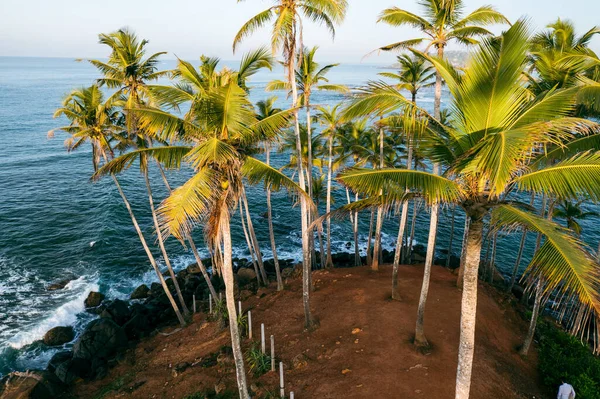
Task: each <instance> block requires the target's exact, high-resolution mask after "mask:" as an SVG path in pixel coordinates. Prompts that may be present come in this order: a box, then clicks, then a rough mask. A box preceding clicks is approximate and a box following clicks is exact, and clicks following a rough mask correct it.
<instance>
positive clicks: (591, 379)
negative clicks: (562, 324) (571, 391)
mask: <svg viewBox="0 0 600 399" xmlns="http://www.w3.org/2000/svg"><path fill="white" fill-rule="evenodd" d="M538 337H539V343H540V345H539V348H540V350H539V364H538V370H539V372H540V375H541V376H542V380H543V383H544V385H546V386H548V387H549V388H550V389H552V390H555V389H558V387H559V386H560V384H561V380H562V381H565V382H568V383H569V384H571V385H573V388H575V392H576V393H577V399H600V359H599V358H597V357H596V356H594V355H593V354H592V352H591V351H590V349H589V348H588V347H587V346H585V345H583V344H582V343H581V342H580V341H579V339H577V338H575V337H573V336H571V335H569V334H567V333H565V332H564V331H561V330H559V329H558V328H556V327H555V326H553V325H551V324H549V323H547V322H542V323H540V325H539V327H538Z"/></svg>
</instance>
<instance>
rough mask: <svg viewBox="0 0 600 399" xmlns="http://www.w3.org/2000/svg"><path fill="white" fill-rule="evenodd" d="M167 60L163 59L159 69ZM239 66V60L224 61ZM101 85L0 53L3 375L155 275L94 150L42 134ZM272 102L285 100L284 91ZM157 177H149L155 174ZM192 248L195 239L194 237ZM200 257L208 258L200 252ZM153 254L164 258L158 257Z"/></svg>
mask: <svg viewBox="0 0 600 399" xmlns="http://www.w3.org/2000/svg"><path fill="white" fill-rule="evenodd" d="M174 65H175V64H174V61H165V63H164V65H163V67H164V68H165V69H167V68H172V67H173V66H174ZM224 65H227V66H230V67H233V68H235V66H236V63H230V62H227V63H224ZM382 67H383V66H382V65H367V64H361V65H340V66H338V67H336V68H334V69H333V70H332V71H331V73H330V75H329V77H330V80H331V82H334V83H340V84H346V85H348V86H350V87H352V88H355V87H358V86H360V85H361V84H363V83H364V82H366V81H367V80H369V79H376V78H377V73H378V72H380V71H381V70H382ZM97 77H98V73H97V71H96V70H95V69H94V68H93V67H92V66H90V65H89V64H87V63H84V62H75V61H74V60H73V59H55V58H12V57H0V375H2V374H5V373H7V372H10V371H11V370H24V369H28V368H42V367H45V365H46V362H47V361H48V360H49V358H50V357H51V356H52V354H53V353H54V352H55V351H56V349H49V348H45V347H44V346H43V345H41V344H39V342H36V341H38V340H39V339H41V338H42V336H43V334H44V333H45V332H46V331H47V330H48V329H50V328H52V327H54V326H58V325H74V326H75V327H76V329H77V331H80V330H81V328H82V326H83V325H85V323H86V322H88V321H89V320H90V319H91V318H92V317H93V316H91V315H89V314H87V313H85V312H84V311H83V299H84V298H85V297H86V296H87V294H88V293H89V292H90V291H92V290H100V291H102V292H104V293H106V294H107V295H108V296H109V297H112V298H126V297H128V296H129V294H130V292H131V291H132V290H133V289H134V288H135V287H136V286H138V285H139V284H141V283H142V282H145V283H150V282H152V281H154V279H155V275H154V272H153V270H152V269H151V267H150V265H149V263H148V260H147V258H146V256H145V254H144V252H143V250H142V248H141V246H140V244H139V240H138V238H137V235H136V233H135V231H134V230H133V228H132V226H131V221H130V219H129V216H128V214H127V212H126V210H125V208H124V206H123V203H122V201H121V198H120V197H119V195H118V193H117V191H116V189H115V187H114V185H113V184H112V182H111V181H110V180H102V181H100V182H97V183H91V182H90V181H89V177H90V175H91V173H92V164H91V157H90V155H91V152H90V150H89V148H82V149H81V150H78V151H76V152H73V153H67V152H66V151H65V149H64V146H63V140H64V139H65V138H66V136H65V135H63V134H60V133H57V134H56V137H55V138H53V139H48V138H47V133H48V131H50V130H52V129H55V128H57V127H60V126H62V125H64V124H66V121H65V120H63V119H53V118H52V114H53V112H54V110H55V109H56V108H57V107H58V106H59V105H60V102H61V100H62V98H63V97H64V96H65V95H66V94H67V93H68V92H69V91H70V90H71V89H72V88H74V87H80V86H86V85H90V84H91V83H92V82H93V80H94V79H96V78H97ZM274 78H281V71H274V72H268V71H267V72H261V73H259V74H257V75H256V76H254V77H253V79H252V82H251V84H252V87H253V89H252V92H251V93H252V94H251V96H252V99H253V101H258V100H261V99H264V98H266V97H269V96H271V95H272V93H265V91H264V87H265V85H266V83H267V82H268V81H270V80H272V79H274ZM342 99H343V98H342V97H341V96H340V95H338V94H328V93H315V95H314V97H313V104H321V105H333V104H335V103H337V102H339V101H340V100H342ZM418 102H419V104H420V105H421V106H423V107H426V108H431V107H432V104H433V93H432V92H431V91H427V90H423V92H422V93H421V94H420V95H419V98H418ZM279 103H280V104H279V105H281V106H285V103H286V99H285V97H284V95H282V94H280V98H279ZM272 159H273V163H274V165H275V166H278V167H279V166H283V165H284V164H286V163H287V162H288V161H289V154H285V153H278V154H274V155H273V158H272ZM153 173H157V172H156V171H153ZM189 176H190V172H189V171H187V170H182V171H178V172H170V173H169V178H170V180H172V183H173V184H177V183H182V182H183V181H185V179H186V178H187V177H189ZM153 181H155V183H154V186H155V187H153V188H154V191H155V196H156V199H157V200H161V199H162V198H164V197H165V196H166V191H165V189H164V187H163V186H162V184H161V183H160V181H159V180H158V179H153ZM121 182H122V184H123V186H124V189H125V191H126V193H127V195H128V197H129V199H130V202H131V203H132V206H133V209H134V212H135V213H136V215H137V216H138V220H139V221H140V224H141V225H142V227H143V229H144V230H145V233H146V235H147V237H151V234H152V231H153V228H152V221H151V218H150V214H149V209H148V201H147V197H146V191H145V187H144V185H143V182H142V180H141V178H140V175H139V173H138V171H136V170H135V169H132V170H129V171H127V172H126V173H125V174H124V175H123V176H122V177H121ZM334 194H335V199H336V203H337V204H340V203H344V202H345V193H344V191H343V190H342V189H338V190H336V191H335V193H334ZM248 197H249V200H250V205H251V212H252V215H253V218H254V219H255V222H254V225H255V228H256V230H257V231H256V232H257V235H258V239H259V241H260V242H261V244H262V250H263V252H264V254H265V256H266V257H267V258H268V257H269V256H270V253H271V252H270V245H269V242H268V231H267V224H266V223H265V220H264V219H263V216H262V215H263V214H264V212H265V211H266V205H265V196H264V192H263V190H262V188H261V187H251V188H249V189H248ZM292 205H293V204H292V202H291V200H290V199H289V197H288V195H287V193H285V192H280V193H275V194H274V197H273V207H274V209H273V212H274V224H275V235H276V240H277V243H278V251H279V257H280V258H294V259H300V249H301V243H300V235H299V230H300V226H299V211H298V209H297V208H292ZM236 216H237V215H234V218H233V223H232V228H233V234H234V236H233V239H234V247H235V254H234V255H235V256H239V257H248V256H249V254H248V252H247V248H246V246H245V241H244V238H243V235H242V234H241V230H240V229H239V223H236V222H237V220H239V219H236ZM463 224H464V218H463V217H462V214H461V212H459V211H457V219H456V232H455V241H454V243H455V244H454V251H453V252H454V253H455V254H458V252H459V251H460V239H461V237H462V226H463ZM582 224H583V230H584V237H585V238H586V240H587V241H588V242H589V243H590V244H591V245H596V244H595V243H597V242H598V240H599V239H600V232H599V231H598V229H597V228H596V227H595V226H594V221H593V220H590V221H587V222H583V223H582ZM397 225H398V224H397V216H394V215H391V216H390V218H389V219H388V220H386V223H385V226H384V246H385V247H386V248H389V249H391V248H393V245H394V242H395V236H396V234H397ZM416 226H417V229H416V241H417V242H421V243H424V242H426V237H427V229H428V226H429V221H428V214H427V212H426V211H421V212H420V214H419V217H418V221H417V224H416ZM368 227H369V214H368V213H365V214H363V215H361V216H360V232H361V233H360V242H361V250H362V251H364V247H365V242H366V236H367V234H368ZM449 231H450V210H448V209H444V210H443V211H442V216H441V220H440V227H439V238H438V244H437V247H436V248H437V250H438V253H441V252H442V251H444V250H445V249H447V247H448V237H449ZM195 238H196V241H197V242H198V243H200V242H202V241H201V240H202V233H201V231H197V232H195ZM519 239H520V234H513V235H511V236H506V237H502V238H501V240H500V241H499V244H498V263H499V266H500V268H501V270H502V271H503V272H504V273H505V274H507V273H509V272H510V270H511V269H512V266H513V264H514V260H515V257H516V251H517V248H518V242H519ZM351 240H352V233H351V226H350V223H349V222H334V224H333V231H332V243H333V245H334V251H352V250H353V249H352V248H351V247H350V244H351V243H352V241H351ZM533 241H534V237H529V240H528V248H527V249H528V250H526V253H525V259H524V262H523V265H526V262H527V261H528V259H529V257H530V256H531V249H532V245H533ZM167 250H168V252H169V254H170V257H171V258H172V259H173V262H174V264H175V266H176V268H183V267H185V266H187V265H188V264H189V263H192V262H193V257H192V256H191V254H190V253H189V252H188V251H187V250H186V249H184V248H183V247H182V246H181V245H180V244H179V243H178V242H177V241H175V240H169V241H168V243H167ZM204 254H205V255H207V252H206V251H204ZM156 256H157V257H158V258H160V256H159V254H158V253H156ZM65 278H70V279H71V281H70V282H69V284H68V285H67V286H66V287H65V289H63V290H56V291H49V290H48V289H47V287H48V285H49V284H51V283H53V282H56V281H59V280H62V279H65Z"/></svg>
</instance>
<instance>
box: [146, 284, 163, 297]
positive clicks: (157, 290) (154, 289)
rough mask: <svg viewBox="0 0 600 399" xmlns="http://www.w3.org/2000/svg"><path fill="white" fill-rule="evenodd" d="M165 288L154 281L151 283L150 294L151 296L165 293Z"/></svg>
mask: <svg viewBox="0 0 600 399" xmlns="http://www.w3.org/2000/svg"><path fill="white" fill-rule="evenodd" d="M164 292H165V291H164V290H163V288H162V285H160V284H159V283H152V284H150V292H149V293H148V294H149V296H151V297H155V296H159V295H161V294H164Z"/></svg>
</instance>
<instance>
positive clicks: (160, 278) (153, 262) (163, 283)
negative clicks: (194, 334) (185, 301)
mask: <svg viewBox="0 0 600 399" xmlns="http://www.w3.org/2000/svg"><path fill="white" fill-rule="evenodd" d="M111 177H112V179H113V181H114V182H115V185H116V186H117V190H118V191H119V194H120V195H121V198H122V199H123V203H124V204H125V208H127V212H129V216H130V217H131V222H132V223H133V227H134V228H135V231H136V232H137V234H138V237H139V238H140V242H141V243H142V247H144V251H146V255H147V256H148V260H150V264H151V265H152V268H153V269H154V271H155V272H156V276H157V277H158V281H160V285H161V286H162V287H163V290H164V291H165V294H166V295H167V298H168V299H169V302H170V303H171V306H172V307H173V310H174V311H175V315H176V316H177V320H179V324H180V325H181V326H182V327H183V326H185V320H184V319H183V316H182V315H181V312H180V311H179V307H178V306H177V303H176V302H175V299H174V298H173V295H171V290H169V287H168V286H167V282H166V281H165V279H164V277H163V275H162V273H161V272H160V269H159V268H158V264H157V263H156V260H155V259H154V255H152V252H151V251H150V248H148V244H147V243H146V239H145V238H144V234H143V233H142V230H141V229H140V226H139V224H138V222H137V219H136V218H135V215H134V214H133V210H132V209H131V205H129V201H128V200H127V197H126V196H125V193H124V192H123V189H122V188H121V184H120V183H119V180H118V179H117V177H116V176H115V175H111Z"/></svg>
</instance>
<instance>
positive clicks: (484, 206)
mask: <svg viewBox="0 0 600 399" xmlns="http://www.w3.org/2000/svg"><path fill="white" fill-rule="evenodd" d="M530 36H531V35H530V33H529V28H528V25H527V23H526V22H525V21H522V20H520V21H518V22H517V23H515V24H514V25H513V26H512V27H511V28H510V29H508V30H507V31H506V32H505V33H503V34H502V36H500V37H499V38H493V39H485V40H484V41H483V42H482V44H481V45H480V46H479V48H478V50H477V51H476V53H475V54H474V56H473V58H472V60H471V62H470V64H469V65H468V66H467V68H466V69H465V70H464V73H462V74H461V73H459V72H458V71H456V70H455V69H454V68H453V67H452V66H451V65H450V64H449V63H448V62H447V61H445V60H444V59H441V58H439V57H430V56H427V55H423V56H425V57H426V58H427V59H428V60H429V61H430V62H431V63H432V64H433V65H434V66H435V68H436V69H437V71H438V72H439V73H440V75H441V76H442V77H443V78H444V80H445V82H446V84H447V85H448V89H449V90H450V92H451V94H452V95H453V100H452V106H451V110H452V111H451V124H452V127H450V128H448V127H444V126H442V125H440V124H439V123H436V121H435V118H431V120H430V130H431V132H432V133H431V135H430V138H431V143H430V145H428V151H429V156H430V157H431V159H432V160H434V161H435V162H438V163H440V164H443V165H445V171H444V173H443V175H441V176H440V175H436V174H435V173H428V172H423V171H411V170H405V169H383V170H361V169H358V170H349V171H346V172H344V173H342V174H341V175H340V176H339V177H338V178H339V180H340V181H341V182H342V183H343V184H344V185H346V186H348V187H350V188H352V189H353V190H355V191H357V192H361V193H363V194H364V195H367V196H369V195H377V193H379V191H380V190H383V192H384V197H386V196H387V197H388V199H390V200H391V199H394V200H395V201H397V200H398V198H402V196H403V192H404V190H406V189H410V190H411V191H414V192H415V193H419V194H420V195H421V196H423V198H424V200H426V201H427V202H428V203H435V202H448V203H457V204H458V205H460V206H461V207H462V208H463V209H464V210H465V212H466V214H467V216H468V218H469V219H470V224H469V227H468V232H467V245H466V261H465V266H464V268H465V270H464V280H463V293H462V304H461V322H460V331H461V334H460V340H459V355H458V369H457V378H456V393H455V397H456V398H457V399H464V398H468V397H469V391H470V384H471V370H472V364H473V363H472V362H473V352H474V343H475V341H474V340H475V321H476V307H477V306H476V305H477V283H478V268H479V263H480V254H481V242H482V238H483V224H484V217H486V216H487V215H489V214H490V213H492V214H493V217H494V220H495V221H496V225H497V226H510V227H512V228H514V227H515V226H521V227H523V226H526V227H527V228H528V229H530V230H532V231H535V232H540V233H541V234H543V235H544V236H545V237H546V242H545V243H544V244H543V245H542V247H541V248H540V250H539V251H538V253H537V254H536V255H535V256H534V259H533V261H532V263H531V265H530V268H529V270H528V279H529V281H532V280H535V279H538V278H543V279H544V281H545V282H546V286H545V288H544V289H545V290H546V292H549V291H558V292H560V293H561V296H562V297H563V298H568V300H567V302H569V301H570V300H572V299H577V300H578V301H579V304H580V306H579V310H578V316H579V317H576V318H575V319H576V320H578V322H577V323H578V325H577V326H575V329H574V330H573V331H579V332H580V333H581V332H582V330H583V329H579V330H578V328H579V327H580V326H582V325H587V322H588V321H590V320H593V325H594V327H598V322H597V321H598V319H597V315H598V313H597V312H598V311H599V310H600V306H598V303H599V302H598V293H597V292H596V289H595V288H594V287H595V284H596V283H597V278H596V277H595V275H594V273H593V270H594V268H595V266H594V262H593V261H592V259H591V258H590V257H589V256H588V255H587V253H586V252H585V251H584V250H583V245H582V243H581V242H580V241H579V240H577V238H575V237H573V236H571V235H569V234H567V233H566V232H565V231H564V229H563V228H562V227H560V226H559V225H557V224H556V223H553V222H551V221H548V220H547V219H545V218H542V217H539V216H536V215H534V214H532V213H530V212H528V211H527V210H524V209H521V208H520V207H519V206H518V204H516V203H514V202H513V201H511V200H510V198H509V195H510V194H512V193H514V192H518V191H523V192H535V193H540V194H541V193H546V194H551V195H553V196H557V197H561V198H574V197H577V196H580V195H588V196H589V197H590V198H591V199H594V200H596V199H599V198H600V174H598V171H600V152H583V153H582V152H576V153H575V155H570V156H565V157H562V158H559V161H558V162H556V163H548V162H547V158H546V155H545V154H542V155H537V153H536V152H535V151H534V150H532V149H535V148H536V144H540V143H541V144H551V143H556V142H559V143H562V147H567V148H568V147H569V145H570V143H569V140H571V139H572V138H573V137H574V135H575V133H574V132H578V133H580V134H583V133H586V132H590V131H591V130H592V129H596V128H597V125H596V124H595V123H594V122H592V121H589V120H586V119H580V118H573V117H570V115H571V113H572V111H573V109H574V107H575V104H576V98H577V94H578V89H577V88H568V89H556V90H553V91H550V92H548V93H546V94H544V95H542V96H538V97H535V98H532V96H531V94H530V92H529V91H528V90H527V87H526V86H525V84H524V82H523V80H522V74H523V73H524V72H525V69H526V67H527V50H528V45H529V44H528V40H529V38H530ZM398 104H410V102H409V101H407V99H406V98H404V96H402V95H401V93H399V92H398V91H397V90H396V89H395V88H393V87H390V86H388V85H382V84H375V83H373V84H371V85H370V87H369V89H368V90H366V91H365V92H364V93H363V98H362V101H358V102H356V103H355V104H354V112H353V113H354V114H363V113H372V112H377V113H381V112H385V111H386V110H390V109H396V108H398V106H399V105H398ZM562 303H566V302H562ZM597 332H598V330H597V329H596V330H595V331H594V333H597ZM583 333H585V332H583Z"/></svg>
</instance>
